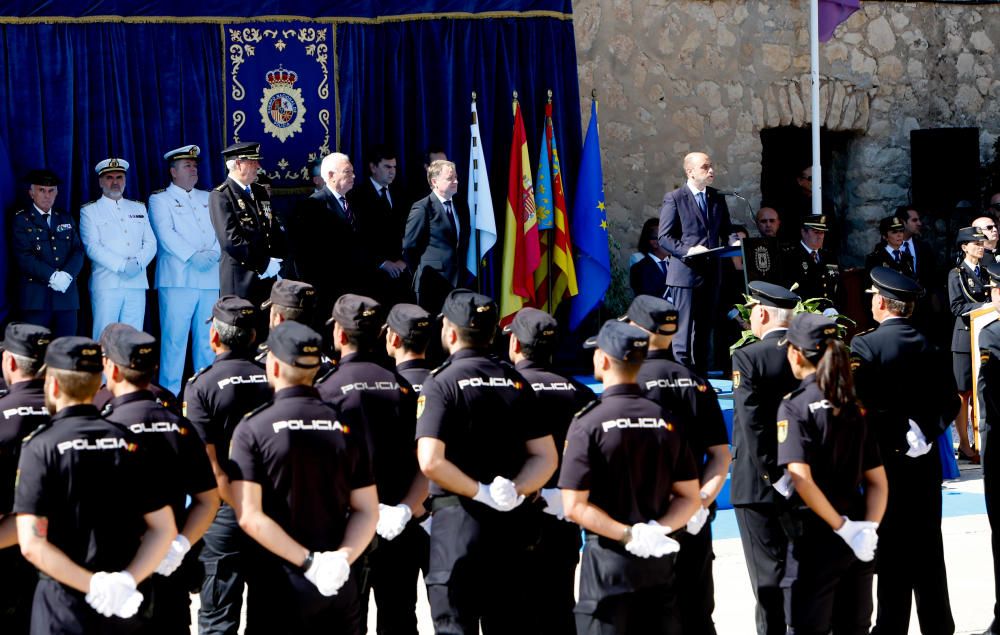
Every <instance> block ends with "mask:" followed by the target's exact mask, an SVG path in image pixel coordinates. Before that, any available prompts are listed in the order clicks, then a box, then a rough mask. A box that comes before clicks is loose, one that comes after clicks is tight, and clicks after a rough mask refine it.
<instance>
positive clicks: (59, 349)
mask: <svg viewBox="0 0 1000 635" xmlns="http://www.w3.org/2000/svg"><path fill="white" fill-rule="evenodd" d="M101 357H102V356H101V345H100V344H98V343H97V342H95V341H94V340H92V339H90V338H89V337H79V336H76V335H71V336H69V337H57V338H56V339H54V340H52V343H50V344H49V347H48V349H46V351H45V365H46V366H47V367H49V368H56V369H59V370H78V371H80V372H84V373H99V372H101V369H102V360H101Z"/></svg>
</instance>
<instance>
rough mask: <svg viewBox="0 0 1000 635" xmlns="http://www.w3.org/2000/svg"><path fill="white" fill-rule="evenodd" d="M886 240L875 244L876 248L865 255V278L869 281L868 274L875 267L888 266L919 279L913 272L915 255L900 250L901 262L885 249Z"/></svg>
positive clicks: (909, 276)
mask: <svg viewBox="0 0 1000 635" xmlns="http://www.w3.org/2000/svg"><path fill="white" fill-rule="evenodd" d="M885 247H886V243H885V241H881V242H879V244H877V245H875V249H873V250H872V252H871V253H870V254H868V255H867V256H866V257H865V274H866V277H865V280H866V281H867V280H868V278H867V274H870V273H871V271H872V269H874V268H875V267H888V268H889V269H892V270H893V271H898V272H899V273H901V274H903V275H904V276H906V277H908V278H913V279H914V280H916V279H917V275H916V274H915V273H913V256H911V255H910V254H908V253H904V252H903V251H902V250H900V252H899V262H896V260H895V259H894V258H893V257H892V255H890V254H889V252H888V251H886V250H885Z"/></svg>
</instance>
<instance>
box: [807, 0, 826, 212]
mask: <svg viewBox="0 0 1000 635" xmlns="http://www.w3.org/2000/svg"><path fill="white" fill-rule="evenodd" d="M809 57H810V62H811V68H810V70H809V83H810V84H811V85H812V91H811V93H810V97H811V98H812V99H811V101H812V214H813V215H814V216H819V215H820V214H822V213H823V167H822V166H821V165H820V151H819V150H820V148H819V127H820V120H819V0H810V2H809Z"/></svg>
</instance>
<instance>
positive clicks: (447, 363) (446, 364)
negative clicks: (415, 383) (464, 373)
mask: <svg viewBox="0 0 1000 635" xmlns="http://www.w3.org/2000/svg"><path fill="white" fill-rule="evenodd" d="M449 366H451V360H450V359H446V360H444V361H443V362H441V365H440V366H438V367H437V368H435V369H434V370H432V371H431V377H434V376H436V375H437V374H438V373H440V372H441V371H442V370H444V369H445V368H448V367H449Z"/></svg>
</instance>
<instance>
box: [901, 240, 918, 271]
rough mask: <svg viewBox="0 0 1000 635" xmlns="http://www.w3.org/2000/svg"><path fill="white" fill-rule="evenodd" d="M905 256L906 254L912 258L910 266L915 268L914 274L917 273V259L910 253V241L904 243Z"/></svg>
mask: <svg viewBox="0 0 1000 635" xmlns="http://www.w3.org/2000/svg"><path fill="white" fill-rule="evenodd" d="M903 254H905V255H907V256H909V257H910V258H911V260H910V266H912V267H913V273H916V272H917V259H916V258H914V257H913V254H911V253H910V241H908V240H907V241H904V242H903Z"/></svg>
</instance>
